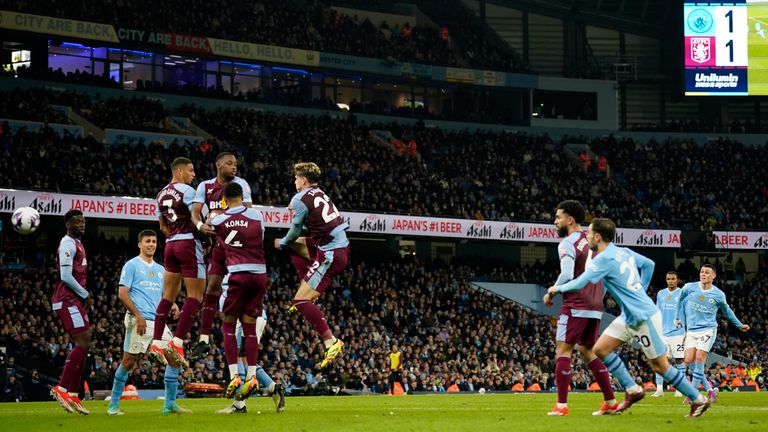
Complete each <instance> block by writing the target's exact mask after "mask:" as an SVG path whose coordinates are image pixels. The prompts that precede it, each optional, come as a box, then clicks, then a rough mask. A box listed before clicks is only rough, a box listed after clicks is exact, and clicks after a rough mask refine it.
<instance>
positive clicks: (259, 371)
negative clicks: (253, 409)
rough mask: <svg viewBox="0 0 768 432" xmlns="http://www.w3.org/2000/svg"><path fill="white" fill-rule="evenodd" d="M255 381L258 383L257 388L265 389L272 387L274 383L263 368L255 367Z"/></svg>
mask: <svg viewBox="0 0 768 432" xmlns="http://www.w3.org/2000/svg"><path fill="white" fill-rule="evenodd" d="M256 380H257V381H258V382H259V387H261V388H263V389H266V388H269V387H272V384H274V383H275V382H274V381H273V380H272V378H271V377H270V376H269V375H268V374H267V371H265V370H264V368H263V367H261V366H259V365H256Z"/></svg>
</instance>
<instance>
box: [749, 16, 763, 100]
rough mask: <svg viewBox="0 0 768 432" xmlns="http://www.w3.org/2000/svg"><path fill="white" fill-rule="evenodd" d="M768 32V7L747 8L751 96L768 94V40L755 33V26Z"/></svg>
mask: <svg viewBox="0 0 768 432" xmlns="http://www.w3.org/2000/svg"><path fill="white" fill-rule="evenodd" d="M756 23H760V25H761V26H762V27H763V28H765V29H766V30H768V6H766V5H749V6H747V26H748V28H749V33H748V35H747V40H748V44H749V48H748V51H749V72H748V76H747V82H748V85H749V94H750V95H766V94H768V39H763V38H762V37H760V36H759V35H758V34H757V32H756V31H755V24H756Z"/></svg>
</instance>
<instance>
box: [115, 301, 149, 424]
mask: <svg viewBox="0 0 768 432" xmlns="http://www.w3.org/2000/svg"><path fill="white" fill-rule="evenodd" d="M123 322H124V324H125V338H124V342H123V359H122V361H121V362H120V366H118V367H117V370H116V371H115V378H114V379H113V380H112V395H111V397H110V399H109V407H108V408H107V414H108V415H111V416H114V415H123V414H124V413H123V411H122V410H121V409H120V396H122V394H123V390H125V383H126V382H127V381H128V376H129V375H130V373H131V370H133V366H134V365H135V364H136V359H137V358H138V357H139V353H142V352H145V351H146V350H147V348H148V345H149V344H148V343H146V342H145V341H147V340H149V342H151V340H150V339H151V338H152V335H153V334H154V331H153V330H154V329H153V328H151V327H150V325H149V323H150V322H152V321H147V329H146V332H145V333H144V335H140V334H139V332H138V330H137V328H136V317H134V316H133V315H131V314H129V313H126V314H125V319H124V320H123Z"/></svg>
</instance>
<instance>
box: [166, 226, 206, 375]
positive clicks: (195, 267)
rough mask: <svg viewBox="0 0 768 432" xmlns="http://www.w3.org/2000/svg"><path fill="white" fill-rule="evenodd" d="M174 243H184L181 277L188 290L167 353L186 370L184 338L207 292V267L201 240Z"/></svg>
mask: <svg viewBox="0 0 768 432" xmlns="http://www.w3.org/2000/svg"><path fill="white" fill-rule="evenodd" d="M174 243H184V244H183V248H184V249H183V250H182V251H180V253H181V254H182V256H183V260H182V261H181V276H182V278H183V279H184V287H185V288H186V290H187V299H186V301H184V306H183V307H182V308H181V312H180V314H179V323H178V324H177V325H176V333H175V334H174V338H173V340H172V341H171V342H170V343H169V344H168V346H167V347H165V353H166V355H168V356H171V357H173V358H174V359H175V360H176V362H177V363H178V364H179V366H181V367H183V368H186V367H187V366H189V362H188V361H187V359H186V358H185V357H184V338H186V337H187V333H189V330H190V329H191V328H192V323H193V322H194V320H195V317H196V316H197V312H198V311H199V310H200V302H201V301H202V299H203V293H204V291H205V265H204V264H203V245H202V243H200V241H199V240H191V241H186V240H181V241H179V242H174Z"/></svg>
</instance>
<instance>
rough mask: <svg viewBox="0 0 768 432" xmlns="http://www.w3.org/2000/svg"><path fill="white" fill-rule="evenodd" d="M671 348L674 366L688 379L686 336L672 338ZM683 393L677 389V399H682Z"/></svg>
mask: <svg viewBox="0 0 768 432" xmlns="http://www.w3.org/2000/svg"><path fill="white" fill-rule="evenodd" d="M669 340H670V348H671V349H672V361H673V362H674V363H673V366H674V367H675V368H676V369H677V370H679V371H680V373H682V374H683V376H685V377H687V371H686V369H687V368H686V366H685V360H684V358H685V335H677V336H671V337H670V338H669ZM682 396H683V393H682V392H680V390H678V389H675V397H682Z"/></svg>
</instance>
